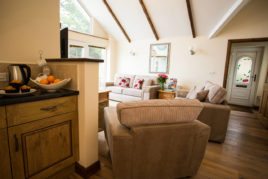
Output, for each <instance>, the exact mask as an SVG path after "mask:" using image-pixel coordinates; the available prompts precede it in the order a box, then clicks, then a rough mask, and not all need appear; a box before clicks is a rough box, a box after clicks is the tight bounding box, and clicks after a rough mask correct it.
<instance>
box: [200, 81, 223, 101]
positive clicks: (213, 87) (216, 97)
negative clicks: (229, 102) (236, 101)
mask: <svg viewBox="0 0 268 179" xmlns="http://www.w3.org/2000/svg"><path fill="white" fill-rule="evenodd" d="M205 90H209V93H208V95H207V100H208V101H209V102H210V103H214V104H220V103H222V102H223V101H224V99H225V97H226V94H227V91H226V89H224V88H223V87H221V86H220V85H217V84H215V83H212V82H210V81H207V82H206V84H205Z"/></svg>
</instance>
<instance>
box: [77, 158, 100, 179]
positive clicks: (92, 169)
mask: <svg viewBox="0 0 268 179" xmlns="http://www.w3.org/2000/svg"><path fill="white" fill-rule="evenodd" d="M98 170H100V161H96V162H95V163H93V164H92V165H90V166H89V167H87V168H85V167H83V166H82V165H80V164H79V163H78V162H76V163H75V172H76V173H77V174H79V175H80V176H81V177H83V178H84V179H86V178H88V177H89V176H91V175H93V174H95V173H96V172H97V171H98Z"/></svg>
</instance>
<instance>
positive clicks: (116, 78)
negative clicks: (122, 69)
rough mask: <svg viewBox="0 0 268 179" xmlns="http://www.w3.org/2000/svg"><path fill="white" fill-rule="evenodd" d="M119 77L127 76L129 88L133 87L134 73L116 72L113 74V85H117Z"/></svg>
mask: <svg viewBox="0 0 268 179" xmlns="http://www.w3.org/2000/svg"><path fill="white" fill-rule="evenodd" d="M120 78H129V79H130V84H129V87H130V88H132V87H133V82H134V78H135V75H127V74H116V75H115V76H114V82H115V83H114V85H115V86H119V82H120Z"/></svg>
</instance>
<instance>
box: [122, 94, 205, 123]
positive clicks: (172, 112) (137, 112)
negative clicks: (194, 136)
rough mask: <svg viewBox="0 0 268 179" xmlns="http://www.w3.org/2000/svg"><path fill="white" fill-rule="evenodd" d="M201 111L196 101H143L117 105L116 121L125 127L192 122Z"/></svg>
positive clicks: (199, 104) (201, 107)
mask: <svg viewBox="0 0 268 179" xmlns="http://www.w3.org/2000/svg"><path fill="white" fill-rule="evenodd" d="M202 109H203V105H202V104H201V103H200V102H199V101H198V100H189V99H174V100H144V101H135V102H125V103H119V104H118V105H117V113H118V119H119V121H120V122H121V124H122V125H125V126H126V127H136V126H143V125H157V124H171V123H181V122H192V121H193V120H196V119H197V117H198V115H199V114H200V112H201V111H202Z"/></svg>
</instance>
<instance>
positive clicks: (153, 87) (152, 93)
mask: <svg viewBox="0 0 268 179" xmlns="http://www.w3.org/2000/svg"><path fill="white" fill-rule="evenodd" d="M119 77H126V78H130V87H129V88H123V87H120V86H118V85H117V84H116V80H117V79H118V78H119ZM135 79H143V80H144V82H143V85H142V88H141V89H135V88H133V83H134V81H135ZM106 89H107V90H110V91H111V92H110V94H109V99H110V100H114V101H120V102H123V101H138V100H146V99H156V98H157V91H158V90H159V89H160V86H159V85H158V83H157V76H149V75H148V76H141V75H127V74H116V75H115V78H114V82H107V83H106Z"/></svg>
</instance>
